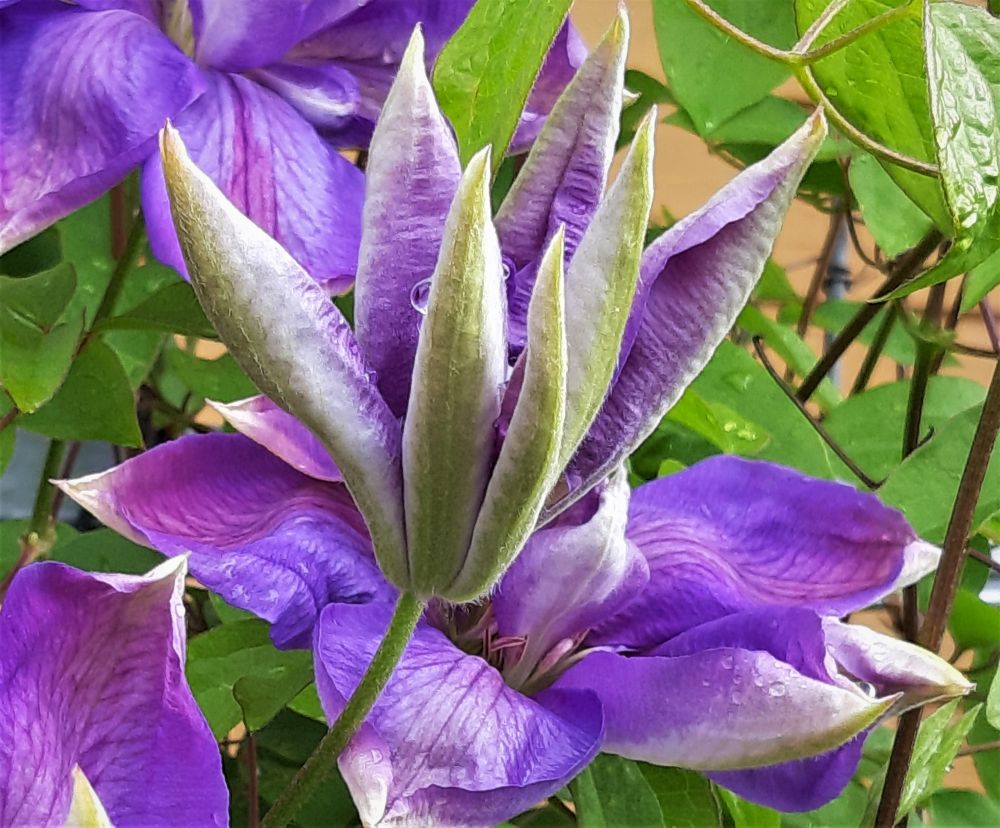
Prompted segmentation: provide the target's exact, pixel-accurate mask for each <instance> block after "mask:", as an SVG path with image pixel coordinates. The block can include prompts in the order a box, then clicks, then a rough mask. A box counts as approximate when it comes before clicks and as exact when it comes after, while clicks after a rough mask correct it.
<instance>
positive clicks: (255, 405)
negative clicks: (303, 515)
mask: <svg viewBox="0 0 1000 828" xmlns="http://www.w3.org/2000/svg"><path fill="white" fill-rule="evenodd" d="M208 404H209V405H211V406H212V408H214V409H215V410H216V411H218V412H219V413H220V414H221V415H222V416H223V417H225V419H226V422H227V423H229V425H231V426H232V427H233V428H235V429H236V430H237V431H238V432H239V433H240V434H244V435H246V436H247V437H249V438H250V439H251V440H253V441H254V442H255V443H259V444H260V445H262V446H263V447H264V448H266V449H267V450H268V451H269V452H271V453H272V454H273V455H275V457H279V458H281V459H282V460H284V461H285V462H286V463H288V465H289V466H291V467H292V468H293V469H295V470H296V471H300V472H302V473H303V474H306V475H309V477H315V478H316V479H317V480H327V481H329V482H331V483H342V482H343V480H344V477H343V475H342V474H341V473H340V469H338V468H337V465H336V464H335V463H334V462H333V458H331V457H330V453H329V452H328V451H327V450H326V448H325V447H324V446H323V444H322V443H321V442H320V440H319V438H318V437H317V436H316V435H315V434H313V433H312V432H311V431H310V430H309V429H308V428H306V427H305V426H304V425H302V423H300V422H299V421H298V420H296V419H295V418H294V417H293V416H292V415H291V414H289V413H288V412H287V411H285V410H284V409H283V408H279V407H278V406H277V405H275V404H274V403H273V402H271V400H269V399H268V398H267V397H265V396H264V395H263V394H260V395H258V396H256V397H249V398H247V399H245V400H237V401H236V402H232V403H219V402H213V401H211V400H208Z"/></svg>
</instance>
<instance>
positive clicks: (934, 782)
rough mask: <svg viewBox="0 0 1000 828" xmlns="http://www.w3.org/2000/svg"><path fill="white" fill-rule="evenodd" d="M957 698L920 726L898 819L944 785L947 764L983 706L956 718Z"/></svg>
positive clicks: (952, 758) (956, 751)
mask: <svg viewBox="0 0 1000 828" xmlns="http://www.w3.org/2000/svg"><path fill="white" fill-rule="evenodd" d="M958 701H959V700H958V699H955V700H954V701H952V702H949V703H948V704H945V705H943V706H941V707H940V708H939V709H937V710H935V711H934V712H933V713H932V714H931V715H930V716H928V717H927V718H926V719H924V721H923V723H922V724H921V725H920V732H919V733H918V734H917V743H916V746H915V747H914V748H913V757H912V758H911V759H910V767H909V769H908V770H907V772H906V780H905V781H904V782H903V793H902V796H901V797H900V801H899V810H898V811H897V815H898V818H902V817H903V816H904V815H905V814H908V813H909V812H910V811H911V810H912V809H913V808H915V807H917V805H919V804H920V803H921V802H923V801H924V800H925V799H927V798H928V797H929V796H931V795H932V794H933V793H935V792H936V791H937V790H938V789H939V788H940V787H941V785H942V784H944V777H945V774H946V773H947V772H948V766H949V765H951V763H952V762H953V761H954V759H955V755H956V754H957V753H958V750H959V748H961V747H962V744H963V743H964V742H965V736H966V734H967V733H968V732H969V729H970V728H971V727H972V724H973V722H974V721H975V719H976V716H977V715H978V714H979V707H980V705H977V706H976V707H973V708H972V709H971V710H969V711H967V712H966V713H964V714H962V716H961V717H960V718H959V719H958V721H953V720H954V718H955V714H956V713H957V711H958Z"/></svg>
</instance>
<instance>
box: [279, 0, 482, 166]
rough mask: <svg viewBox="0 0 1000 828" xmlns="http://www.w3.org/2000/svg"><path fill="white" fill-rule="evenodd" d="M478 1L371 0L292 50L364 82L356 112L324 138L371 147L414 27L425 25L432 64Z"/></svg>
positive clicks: (295, 57)
mask: <svg viewBox="0 0 1000 828" xmlns="http://www.w3.org/2000/svg"><path fill="white" fill-rule="evenodd" d="M472 3H473V0H405V2H399V0H369V2H367V3H365V5H364V6H363V7H362V8H359V9H357V10H356V11H354V12H352V13H350V14H347V15H344V16H342V17H340V18H339V19H337V20H336V21H335V22H333V23H332V24H331V25H328V26H326V27H325V28H322V29H321V30H318V31H315V32H314V33H313V34H311V35H309V36H307V37H306V38H305V39H304V40H303V42H302V43H300V44H299V45H297V46H296V47H295V48H294V49H293V50H292V51H291V53H290V55H289V58H290V59H292V60H296V61H306V62H316V61H319V62H323V63H332V64H333V65H335V66H339V67H341V68H343V69H345V70H347V71H349V72H351V73H352V74H353V75H354V78H355V81H356V82H357V84H358V93H359V97H358V101H357V107H356V109H355V112H354V115H353V116H352V118H351V119H350V121H349V122H348V123H347V124H344V125H343V126H341V127H339V128H337V129H328V130H326V131H324V136H325V137H326V138H327V139H329V140H330V141H331V142H332V143H333V144H334V145H335V146H338V147H363V146H367V145H368V142H369V141H370V140H371V137H372V130H373V129H374V127H375V122H376V119H377V118H378V116H379V111H380V110H381V108H382V104H383V102H384V101H385V99H386V95H387V94H388V92H389V87H390V86H391V85H392V82H393V78H394V77H395V76H396V72H397V70H398V68H399V64H400V61H401V59H402V57H403V52H404V51H405V50H406V44H407V43H408V42H409V40H410V35H411V34H412V33H413V29H414V28H415V27H416V26H417V24H418V23H419V24H420V27H421V30H422V33H423V36H424V40H425V42H426V50H427V53H426V60H427V65H428V67H429V66H430V64H431V63H432V62H433V60H434V57H435V56H436V55H437V53H438V51H440V49H441V47H442V46H443V45H444V44H445V41H446V40H448V38H449V37H451V36H452V35H453V34H454V33H455V31H456V30H457V29H458V27H459V26H460V25H461V24H462V21H463V20H465V17H466V15H468V13H469V9H471V8H472ZM313 8H316V4H314V6H313ZM338 11H339V9H338ZM313 28H315V27H313Z"/></svg>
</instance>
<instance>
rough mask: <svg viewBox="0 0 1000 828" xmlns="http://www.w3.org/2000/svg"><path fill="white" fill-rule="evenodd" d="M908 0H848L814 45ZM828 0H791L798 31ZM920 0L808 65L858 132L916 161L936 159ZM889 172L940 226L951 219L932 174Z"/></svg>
mask: <svg viewBox="0 0 1000 828" xmlns="http://www.w3.org/2000/svg"><path fill="white" fill-rule="evenodd" d="M905 1H906V0H854V1H853V2H851V3H848V4H847V5H846V7H845V8H844V9H843V10H842V11H841V12H840V13H839V14H837V15H836V16H835V17H834V19H833V20H832V21H831V22H830V24H829V25H828V26H827V27H826V28H825V29H824V30H823V33H822V34H821V35H820V36H819V38H817V40H816V42H815V44H814V46H820V45H822V44H823V43H825V42H828V41H829V40H831V39H833V38H835V37H838V36H839V35H842V34H846V33H847V32H849V31H852V30H853V29H856V28H857V27H858V26H859V25H861V24H863V23H865V22H866V21H867V20H870V19H871V18H873V17H875V16H877V15H879V14H882V13H884V12H886V11H888V10H889V9H892V8H895V7H897V6H900V5H903V3H904V2H905ZM829 4H830V0H796V2H795V11H796V17H797V19H798V28H799V32H804V31H805V30H806V29H807V28H808V27H809V26H810V24H812V23H813V21H814V20H815V19H816V18H817V17H818V16H819V15H820V14H821V13H822V12H823V11H824V10H825V9H826V7H827V6H828V5H829ZM922 5H923V3H922V2H911V3H910V5H909V6H908V9H907V11H906V13H905V14H903V15H902V16H901V17H899V18H896V19H895V20H893V21H891V22H890V23H888V24H887V25H884V26H881V27H880V28H878V29H876V30H875V31H872V32H869V33H868V34H866V35H864V36H863V37H861V38H859V39H858V40H857V41H855V42H854V43H852V44H850V45H849V46H847V47H845V48H843V49H839V50H837V51H836V52H834V53H833V54H831V55H829V56H828V57H825V58H823V59H822V60H820V61H817V62H816V63H815V64H813V66H812V71H813V74H814V76H815V78H816V81H817V82H818V83H819V85H820V87H821V88H822V89H823V91H824V92H825V93H826V95H827V96H828V97H829V98H830V100H831V102H832V103H833V105H834V106H836V107H837V109H838V110H839V111H840V113H841V114H842V115H843V116H844V117H845V118H847V120H849V121H850V122H851V123H852V124H853V125H854V126H856V127H857V128H858V129H860V130H861V131H862V132H864V133H866V134H867V135H870V136H871V137H872V138H874V139H875V140H877V141H879V142H880V143H882V144H884V145H886V146H888V147H891V148H892V149H894V150H897V151H898V152H901V153H903V154H905V155H908V156H910V157H912V158H916V159H918V160H921V161H925V162H928V163H933V162H934V161H935V160H936V154H935V149H934V137H933V126H932V122H931V113H930V103H929V101H928V95H927V72H926V69H925V65H924V56H923V48H922V46H923V23H922V17H921V7H922ZM886 170H887V172H888V173H889V175H891V176H892V178H893V179H894V180H895V181H896V183H897V184H899V186H900V187H902V188H903V191H904V192H905V193H906V194H907V195H908V196H909V197H910V198H911V199H912V200H913V202H914V203H915V204H916V205H917V206H919V207H920V208H921V209H922V210H923V211H924V212H925V213H926V214H927V215H929V216H930V217H931V218H932V219H934V221H935V223H936V224H937V225H938V226H939V227H941V228H942V229H944V228H947V227H949V226H950V222H949V218H948V211H947V209H946V207H945V202H944V194H943V193H942V191H941V186H940V184H939V183H938V181H937V179H935V178H931V177H928V176H925V175H921V174H920V173H916V172H912V171H910V170H905V169H903V168H902V167H898V166H896V165H894V164H887V165H886Z"/></svg>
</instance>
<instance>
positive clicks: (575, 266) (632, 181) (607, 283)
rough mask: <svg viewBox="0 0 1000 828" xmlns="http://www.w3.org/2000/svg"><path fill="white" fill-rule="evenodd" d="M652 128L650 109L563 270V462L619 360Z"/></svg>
mask: <svg viewBox="0 0 1000 828" xmlns="http://www.w3.org/2000/svg"><path fill="white" fill-rule="evenodd" d="M655 126H656V110H655V108H654V109H653V110H651V111H650V112H649V113H648V114H647V115H646V117H645V118H644V119H643V122H642V123H641V124H640V125H639V128H638V130H637V131H636V134H635V139H634V140H633V142H632V147H631V149H629V152H628V155H627V156H626V157H625V162H624V163H623V164H622V168H621V171H620V172H619V174H618V178H617V179H615V183H614V184H613V185H612V186H611V189H610V190H609V191H608V194H607V196H606V197H605V199H604V201H602V202H601V206H600V207H599V208H598V210H597V212H596V213H595V214H594V219H593V221H591V223H590V225H589V226H588V228H587V231H586V233H584V235H583V238H582V239H581V240H580V244H579V246H578V247H577V251H576V254H575V255H574V256H573V259H572V261H571V262H570V265H569V271H568V273H567V274H566V288H567V289H566V335H567V338H568V352H569V363H568V368H567V385H566V397H567V399H566V425H565V427H564V430H563V444H562V449H561V450H560V457H561V459H562V462H563V464H565V463H566V462H568V461H569V459H570V457H572V456H573V453H574V452H575V451H576V448H577V446H578V445H579V444H580V440H581V439H583V436H584V434H586V432H587V429H588V428H590V425H591V423H592V422H593V421H594V417H596V416H597V412H598V411H599V410H600V408H601V404H602V403H603V402H604V398H605V396H606V395H607V392H608V386H609V385H610V383H611V378H612V376H613V374H614V369H615V364H616V363H617V361H618V352H619V343H620V342H621V338H622V333H623V331H624V330H625V323H626V320H627V318H628V309H629V308H630V307H631V306H632V300H633V297H634V295H635V289H636V284H637V281H638V278H639V259H640V257H641V255H642V244H643V239H644V238H645V234H646V222H647V220H648V219H649V210H650V206H651V205H652V200H653V130H654V128H655Z"/></svg>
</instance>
